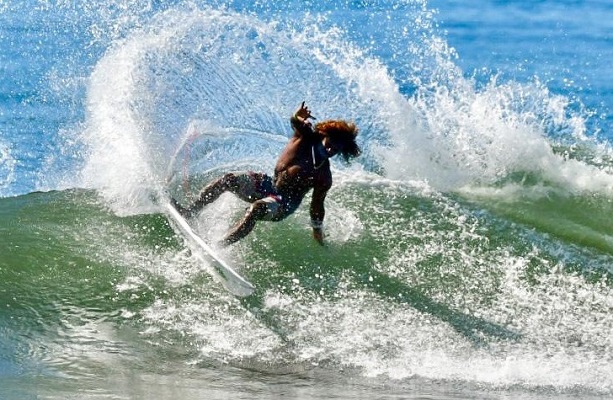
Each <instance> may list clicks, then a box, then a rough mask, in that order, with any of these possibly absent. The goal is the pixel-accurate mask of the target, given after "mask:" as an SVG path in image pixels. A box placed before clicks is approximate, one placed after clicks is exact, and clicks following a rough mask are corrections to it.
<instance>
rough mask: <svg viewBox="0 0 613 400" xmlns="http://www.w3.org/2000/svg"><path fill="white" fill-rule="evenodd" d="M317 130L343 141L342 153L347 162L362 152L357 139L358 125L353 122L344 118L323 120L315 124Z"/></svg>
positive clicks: (340, 141) (333, 138)
mask: <svg viewBox="0 0 613 400" xmlns="http://www.w3.org/2000/svg"><path fill="white" fill-rule="evenodd" d="M315 131H316V132H319V133H320V134H322V135H324V136H328V137H329V138H330V139H332V140H334V141H335V142H338V143H341V144H342V148H341V150H340V153H341V155H342V156H343V158H344V159H345V161H347V162H349V161H350V160H351V159H352V158H354V157H357V156H359V155H360V154H362V150H361V149H360V146H358V144H357V143H356V141H355V139H356V137H357V136H358V127H357V126H356V125H355V124H354V123H353V122H347V121H343V120H328V121H322V122H318V123H317V124H315Z"/></svg>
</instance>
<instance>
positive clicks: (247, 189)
mask: <svg viewBox="0 0 613 400" xmlns="http://www.w3.org/2000/svg"><path fill="white" fill-rule="evenodd" d="M233 174H234V176H235V177H236V179H237V180H238V185H239V188H238V193H237V195H238V196H239V197H241V198H242V199H243V200H245V201H248V202H251V203H253V202H256V201H263V202H265V203H266V210H267V213H266V216H265V217H264V218H263V219H264V220H268V221H280V220H282V219H284V218H286V217H287V216H288V215H290V214H292V213H293V212H294V211H296V209H297V208H298V206H299V205H300V201H301V200H302V199H298V201H295V200H294V201H292V200H291V199H290V198H289V196H282V195H280V194H279V193H278V192H277V190H276V188H275V185H274V183H273V180H272V178H271V177H270V176H268V175H267V174H263V173H260V172H252V171H248V172H234V173H233Z"/></svg>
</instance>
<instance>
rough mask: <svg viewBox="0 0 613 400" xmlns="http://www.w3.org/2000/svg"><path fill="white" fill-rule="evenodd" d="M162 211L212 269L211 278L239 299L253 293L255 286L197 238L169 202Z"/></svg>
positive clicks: (191, 247)
mask: <svg viewBox="0 0 613 400" xmlns="http://www.w3.org/2000/svg"><path fill="white" fill-rule="evenodd" d="M164 210H165V212H166V215H167V216H168V219H169V220H170V222H171V225H172V226H173V227H174V228H175V230H176V231H178V232H177V233H180V234H181V236H182V237H183V238H185V240H186V242H187V243H188V245H189V247H190V249H191V250H192V251H193V252H194V254H195V255H196V256H198V257H199V258H200V259H201V260H202V261H203V262H205V263H206V264H207V265H208V266H210V267H212V268H209V270H211V269H214V271H211V272H213V274H212V275H213V277H214V278H216V279H217V280H218V281H220V283H221V284H222V285H223V286H224V287H225V288H226V289H227V290H228V291H229V292H230V293H232V294H234V295H235V296H239V297H246V296H249V295H251V294H252V293H253V292H254V291H255V286H254V285H253V284H252V283H251V282H249V281H248V280H246V279H245V278H243V277H242V276H241V275H240V274H239V273H238V272H236V270H235V269H234V268H232V266H231V265H230V264H229V263H228V262H226V261H225V260H224V259H223V258H222V257H221V256H220V255H219V254H217V252H216V251H215V249H214V248H213V247H211V246H210V245H209V244H208V243H206V242H205V241H204V240H203V239H202V238H201V237H200V236H198V235H197V234H196V233H195V232H194V230H193V229H192V227H191V226H190V225H189V223H188V222H187V220H186V219H185V218H184V217H183V216H182V215H181V214H180V213H179V212H178V211H177V209H176V208H174V207H173V206H172V204H170V202H168V203H166V204H165V205H164Z"/></svg>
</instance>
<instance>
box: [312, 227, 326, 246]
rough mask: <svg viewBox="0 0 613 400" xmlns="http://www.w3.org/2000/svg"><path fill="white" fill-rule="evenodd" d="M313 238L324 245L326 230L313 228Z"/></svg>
mask: <svg viewBox="0 0 613 400" xmlns="http://www.w3.org/2000/svg"><path fill="white" fill-rule="evenodd" d="M313 239H315V240H316V241H317V243H319V244H320V245H322V246H323V245H324V230H323V229H321V228H313Z"/></svg>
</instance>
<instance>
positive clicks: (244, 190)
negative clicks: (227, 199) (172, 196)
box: [179, 172, 263, 216]
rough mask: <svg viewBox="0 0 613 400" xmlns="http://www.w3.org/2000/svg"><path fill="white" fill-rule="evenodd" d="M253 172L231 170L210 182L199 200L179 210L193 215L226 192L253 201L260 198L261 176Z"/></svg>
mask: <svg viewBox="0 0 613 400" xmlns="http://www.w3.org/2000/svg"><path fill="white" fill-rule="evenodd" d="M262 175H263V174H256V173H253V172H229V173H227V174H225V175H224V176H222V177H221V178H219V179H217V180H215V181H213V182H211V183H209V184H208V185H207V186H205V188H204V189H202V192H200V195H199V196H198V200H196V201H195V202H194V204H192V206H191V207H189V208H187V209H183V210H179V212H181V213H182V214H184V215H188V216H193V215H194V214H196V213H198V212H199V211H200V210H202V208H204V207H205V206H206V205H207V204H210V203H212V202H214V201H215V200H217V199H218V198H219V196H221V195H222V194H223V193H224V192H226V191H229V192H231V193H234V194H235V195H236V196H238V197H239V198H240V199H242V200H245V201H248V202H252V201H255V200H258V199H260V198H261V197H262V196H261V195H260V194H259V185H260V181H261V179H262V178H261V176H262Z"/></svg>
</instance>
